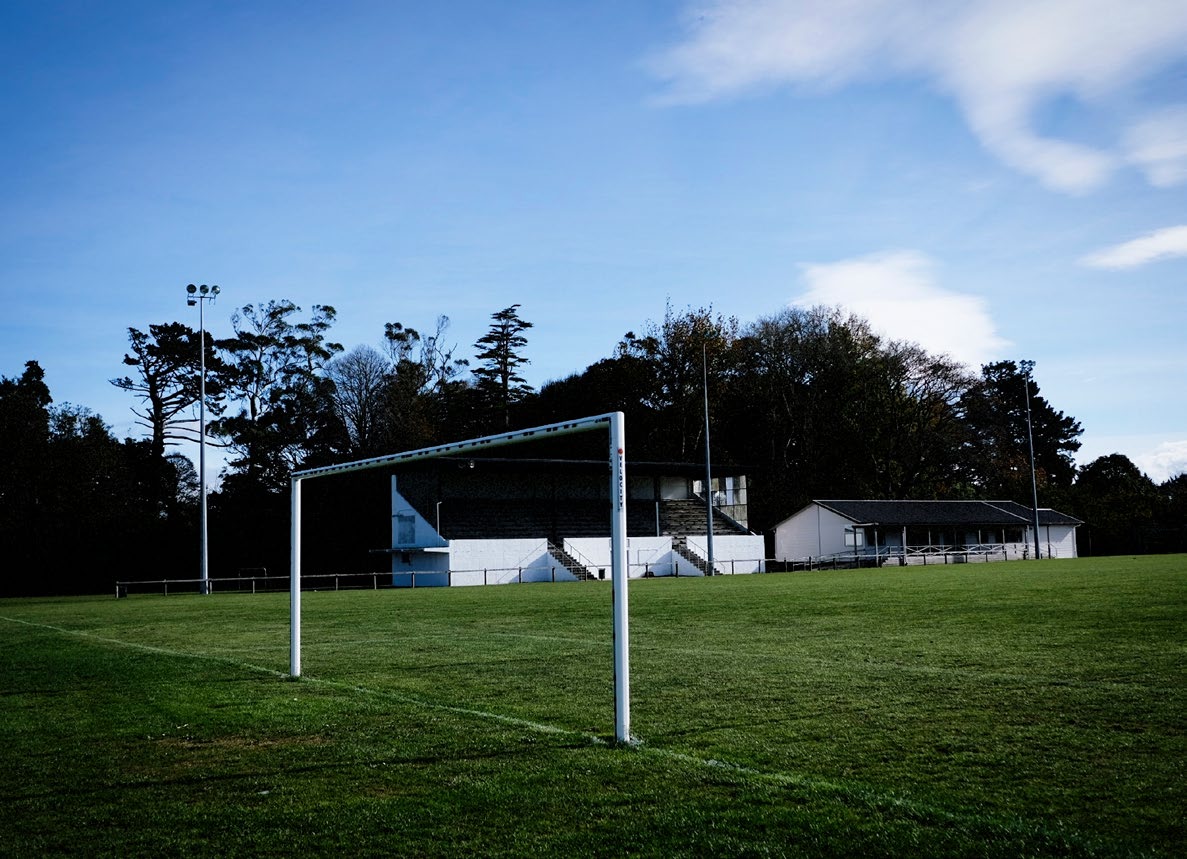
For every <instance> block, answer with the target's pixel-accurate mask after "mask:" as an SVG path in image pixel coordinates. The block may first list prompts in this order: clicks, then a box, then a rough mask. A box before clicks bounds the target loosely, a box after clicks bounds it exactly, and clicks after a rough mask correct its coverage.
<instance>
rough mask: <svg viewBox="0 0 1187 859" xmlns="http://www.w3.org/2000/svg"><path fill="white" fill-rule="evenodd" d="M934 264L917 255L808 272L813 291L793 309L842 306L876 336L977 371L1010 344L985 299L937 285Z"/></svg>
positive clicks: (827, 265) (840, 264)
mask: <svg viewBox="0 0 1187 859" xmlns="http://www.w3.org/2000/svg"><path fill="white" fill-rule="evenodd" d="M933 269H934V264H933V263H932V261H931V260H930V259H929V258H928V257H926V256H924V255H923V254H920V253H916V252H913V251H899V252H895V253H886V254H875V255H872V256H866V257H858V258H856V259H849V260H842V261H840V262H834V263H824V264H812V265H805V266H803V276H804V280H805V282H806V285H807V290H806V291H805V292H804V294H803V295H801V296H799V297H798V298H796V299H795V300H794V301H793V302H792V303H793V304H795V305H798V306H801V307H811V306H813V305H821V304H823V305H828V306H836V305H840V306H842V307H844V308H845V309H846V310H849V311H851V312H853V313H856V314H857V315H858V316H861V317H864V318H865V319H867V320H869V322H870V325H871V326H872V327H873V328H874V330H875V331H878V332H879V333H880V334H882V335H884V336H886V337H889V338H891V339H894V340H910V341H913V342H915V343H918V344H920V345H921V346H923V347H924V348H926V349H927V350H928V351H929V352H933V353H943V354H947V355H950V356H952V357H953V358H955V359H956V360H958V361H960V362H962V363H964V364H968V365H969V366H971V367H974V368H977V367H980V365H981V364H984V363H987V362H989V361H993V360H995V359H996V358H998V357H1000V356H1001V354H1002V353H1003V350H1005V348H1006V347H1008V346H1009V345H1010V344H1009V342H1008V341H1006V340H1003V339H1002V338H1001V337H999V336H998V335H997V332H996V328H995V326H994V323H993V319H992V318H991V317H990V315H989V310H988V307H987V304H986V302H985V300H984V299H981V298H978V297H977V296H973V295H961V294H960V293H956V292H952V291H949V290H946V289H944V288H943V287H941V286H939V285H938V284H937V283H936V282H935V277H934V274H933Z"/></svg>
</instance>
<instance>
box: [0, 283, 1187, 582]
mask: <svg viewBox="0 0 1187 859" xmlns="http://www.w3.org/2000/svg"><path fill="white" fill-rule="evenodd" d="M335 317H336V312H335V310H334V308H332V307H329V306H314V307H313V308H312V309H311V311H310V312H309V313H308V314H304V313H303V312H302V310H301V308H299V307H297V306H296V305H295V304H293V303H292V302H290V301H284V300H280V301H269V302H267V303H264V304H258V305H250V304H249V305H246V306H244V307H242V308H239V309H238V310H237V311H236V312H235V313H234V314H233V315H232V331H231V332H230V336H228V337H225V338H217V337H214V336H213V335H212V334H211V333H210V332H206V333H205V337H204V338H203V337H201V336H200V335H199V332H197V331H195V330H194V329H192V328H190V327H189V326H187V325H184V324H182V323H178V322H168V323H162V324H159V325H151V326H149V328H148V330H147V331H141V330H138V329H135V328H130V329H129V331H128V351H127V353H126V354H125V356H124V359H123V363H124V365H125V368H126V373H125V375H123V376H120V377H117V378H114V379H112V384H114V385H116V386H117V387H119V388H121V389H123V390H125V391H127V392H128V393H129V394H130V395H131V397H132V403H131V405H132V409H133V412H134V413H135V415H136V417H137V420H138V421H139V422H140V423H141V424H142V426H143V428H144V431H145V438H144V439H143V440H132V439H126V440H123V441H120V440H117V439H116V438H115V437H114V436H113V435H112V433H111V431H110V429H109V428H108V426H107V425H106V424H105V423H104V422H103V420H102V418H101V417H99V416H98V415H94V414H92V413H90V412H89V411H88V410H87V409H85V408H83V407H78V406H73V405H69V404H66V405H63V406H54V405H53V403H52V398H51V395H50V391H49V389H48V387H47V385H46V383H45V379H44V373H43V372H42V370H41V368H40V366H39V365H38V364H37V363H36V362H35V361H30V362H29V363H28V364H27V365H26V367H25V370H24V372H23V373H22V374H21V375H20V376H19V377H17V378H12V379H10V378H3V379H0V450H2V451H3V452H2V453H0V457H3V459H2V461H0V470H2V471H0V539H2V540H3V545H4V547H5V556H6V558H5V560H6V563H5V570H6V571H5V573H4V574H3V593H5V594H15V593H43V592H62V591H67V592H75V591H78V592H93V591H103V590H106V589H108V588H109V587H111V585H112V583H113V582H114V581H116V580H118V579H146V578H193V577H194V576H196V570H197V565H198V561H197V556H198V542H197V525H196V523H197V515H198V514H197V499H198V494H199V486H198V479H197V475H196V473H195V470H194V466H193V464H192V463H191V462H190V460H189V459H187V458H186V457H184V456H181V455H178V454H176V453H171V450H172V449H173V446H174V445H175V444H176V443H177V442H178V441H181V440H183V439H188V440H195V439H196V438H197V421H196V415H195V411H196V404H197V402H198V399H199V390H200V380H201V372H200V369H199V368H200V366H201V364H202V359H203V357H204V360H205V366H206V391H207V411H208V417H209V428H208V438H209V441H208V444H217V445H221V446H223V447H225V448H226V451H227V457H226V461H227V463H228V465H227V467H226V469H225V471H224V473H223V474H222V479H221V482H220V486H219V488H218V490H217V491H216V492H213V493H212V494H211V496H210V553H211V554H210V558H211V560H210V569H211V575H212V576H214V577H225V576H234V575H236V574H238V573H240V572H243V573H253V574H255V573H258V572H259V571H260V570H268V571H269V572H274V573H276V574H280V575H283V574H284V572H285V571H286V570H287V564H288V512H289V511H288V489H289V479H290V478H289V476H290V474H291V472H292V471H293V470H294V469H296V468H306V467H313V466H317V465H324V464H329V463H333V462H341V461H344V460H351V459H358V458H363V457H369V456H376V455H381V454H384V453H390V452H394V451H399V450H408V449H413V448H420V447H427V446H431V445H435V444H442V443H445V442H448V441H455V440H459V439H463V438H470V437H474V436H479V435H486V434H490V433H496V432H502V431H505V430H507V429H511V428H518V427H526V426H533V425H539V424H545V423H552V422H555V421H563V420H568V419H571V418H574V417H581V416H585V415H591V414H598V413H602V412H609V411H622V412H624V413H625V414H626V421H627V423H626V425H627V438H628V450H629V455H630V458H631V459H632V460H635V461H640V460H646V461H653V462H689V461H701V460H703V458H704V455H705V419H704V404H705V396H706V392H707V396H708V402H709V411H710V416H711V417H710V427H709V431H710V437H711V439H712V455H713V459H714V460H715V461H717V462H729V463H732V464H737V465H742V466H745V467H746V469H747V471H748V473H749V474H750V475H751V478H752V482H751V490H750V495H749V502H750V516H751V525H752V527H753V528H755V530H759V531H763V530H766V529H769V528H771V527H773V526H774V525H775V524H776V523H777V522H779V521H780V520H781V519H783V518H784V517H786V516H788V515H790V514H791V513H793V512H795V511H796V510H797V509H799V508H800V507H801V506H803V505H804V504H805V503H807V502H808V501H809V500H811V499H812V498H829V497H831V498H987V499H1009V500H1015V501H1019V502H1021V503H1023V504H1027V505H1029V504H1030V503H1031V471H1030V450H1029V442H1028V432H1027V427H1028V407H1029V421H1030V426H1031V429H1032V433H1031V435H1032V436H1033V443H1034V461H1035V466H1036V469H1035V470H1036V480H1037V484H1038V492H1039V501H1040V504H1041V505H1042V506H1050V507H1055V508H1057V509H1060V510H1062V511H1064V512H1067V513H1071V514H1073V515H1076V516H1079V517H1080V518H1082V519H1084V520H1085V521H1086V523H1087V524H1086V526H1085V527H1083V528H1081V550H1082V551H1083V552H1084V553H1086V554H1087V553H1095V554H1111V553H1121V552H1147V551H1180V550H1183V549H1184V548H1187V546H1185V545H1184V533H1185V530H1184V524H1185V522H1187V515H1185V510H1184V505H1185V503H1187V502H1185V500H1184V499H1185V495H1184V477H1183V476H1182V475H1180V476H1178V477H1176V478H1174V479H1173V480H1170V481H1168V482H1166V483H1164V484H1163V485H1161V486H1157V485H1155V484H1154V483H1153V482H1152V481H1150V480H1149V478H1147V477H1146V476H1145V475H1144V474H1142V473H1141V472H1140V470H1138V469H1137V468H1136V467H1135V466H1134V465H1133V463H1132V462H1130V461H1129V460H1128V459H1127V458H1126V457H1124V456H1121V455H1113V456H1109V457H1103V458H1101V459H1098V460H1096V461H1095V462H1093V463H1090V464H1089V465H1087V466H1085V467H1084V468H1082V469H1079V470H1078V469H1077V468H1076V466H1075V464H1074V460H1073V456H1074V454H1075V452H1076V450H1077V449H1078V448H1079V441H1078V438H1079V436H1080V435H1081V432H1082V429H1081V427H1080V425H1079V423H1078V422H1077V421H1076V420H1075V419H1074V418H1072V417H1070V416H1067V415H1064V414H1063V413H1062V412H1060V411H1058V410H1057V409H1055V408H1054V407H1053V406H1052V405H1051V404H1050V403H1049V402H1048V401H1047V400H1046V399H1045V398H1044V397H1043V396H1042V394H1041V391H1040V389H1039V387H1038V385H1037V383H1036V382H1035V381H1034V379H1033V377H1032V375H1031V372H1030V371H1031V367H1030V365H1029V364H1028V363H1027V362H1021V363H1018V362H1014V361H1002V362H998V363H994V364H988V365H986V366H984V367H982V368H980V372H979V373H977V374H974V373H972V372H970V371H969V370H968V369H967V368H965V367H964V366H962V365H960V364H957V363H955V362H954V361H952V360H951V359H949V358H947V357H944V356H940V355H933V354H930V353H928V352H927V351H926V350H924V349H922V348H921V347H920V346H918V345H916V344H913V343H904V342H897V341H890V340H886V339H885V338H882V337H880V336H878V335H877V334H875V333H874V332H873V331H872V330H871V328H870V326H869V324H868V323H867V322H866V321H865V320H863V319H861V318H859V317H856V316H852V315H847V314H845V313H843V312H841V311H840V310H837V309H830V308H813V309H809V310H804V309H788V310H784V311H782V312H781V313H778V314H775V315H772V316H769V317H766V318H762V319H759V320H757V321H755V322H753V323H750V324H747V325H740V324H739V323H738V322H737V321H736V320H735V319H732V318H729V317H725V316H722V315H721V314H719V313H715V312H714V311H712V310H711V309H692V308H689V309H687V310H685V311H683V312H677V311H674V310H673V309H672V308H671V307H670V306H669V307H668V308H667V311H666V313H665V315H664V317H663V319H662V320H661V321H658V322H649V323H647V324H646V325H645V326H644V327H643V328H642V329H641V330H640V332H639V333H638V334H636V333H634V332H628V333H627V334H626V335H625V336H624V337H623V338H622V340H621V341H620V342H619V343H618V344H617V346H616V347H615V348H614V350H613V353H612V354H611V355H610V356H609V357H607V358H605V359H603V360H601V361H598V362H596V363H594V364H592V365H591V366H589V367H587V368H586V369H584V370H583V371H581V372H578V373H574V374H573V375H571V376H569V377H567V378H564V379H559V380H555V381H551V382H549V383H547V384H545V385H544V386H542V388H541V389H540V390H539V391H536V390H534V389H533V388H532V387H531V386H530V385H528V383H527V382H526V380H525V378H524V376H523V369H524V366H525V365H526V364H527V363H529V356H530V344H529V332H530V330H531V328H532V324H531V323H530V322H528V321H526V320H525V319H523V318H522V317H521V315H520V306H519V305H512V306H511V307H508V308H505V309H503V310H501V311H499V312H497V313H495V314H493V315H492V317H491V324H490V327H489V329H488V331H487V332H486V334H485V335H484V336H482V337H481V338H479V339H478V340H477V341H476V342H475V343H474V344H473V351H472V353H470V355H469V357H464V356H463V355H462V354H461V353H460V352H459V348H458V345H457V344H456V343H455V342H452V340H451V338H450V335H449V320H448V318H447V317H444V316H442V317H439V318H438V319H437V320H435V322H434V324H433V328H432V329H431V331H430V330H426V331H425V332H424V333H422V332H421V331H420V330H417V329H415V328H412V327H406V326H405V325H404V324H402V323H400V322H388V323H386V324H384V326H383V330H382V332H379V331H377V345H374V346H372V345H360V346H356V347H355V348H353V349H351V350H350V351H346V349H345V348H344V347H343V346H342V345H341V344H339V343H336V342H334V341H333V340H332V339H330V338H331V331H332V328H333V324H334V321H335ZM203 353H204V355H203ZM589 444H590V443H589V442H588V441H581V440H572V441H570V442H568V447H566V448H565V453H566V455H575V456H583V455H591V456H594V455H598V449H597V448H596V446H595V447H592V448H591V447H590V446H589ZM324 484H325V486H324V487H319V488H318V490H317V491H316V492H314V493H311V494H310V496H309V498H308V500H307V502H306V503H307V505H309V509H310V511H311V515H310V521H313V522H316V523H317V526H316V527H317V528H318V531H319V536H320V539H319V540H317V541H311V543H310V551H311V552H312V553H313V554H314V557H312V558H309V559H307V560H308V564H309V569H311V570H316V569H323V570H327V571H342V572H347V571H360V570H370V569H380V568H382V566H383V564H384V559H383V558H381V557H375V556H371V555H369V554H368V549H377V548H380V547H383V546H386V545H388V539H389V533H388V524H389V523H388V521H387V516H386V515H383V516H379V515H377V516H373V517H368V516H365V515H361V514H362V513H363V512H364V511H366V510H368V509H372V510H373V509H382V510H385V511H386V507H387V485H386V481H385V478H383V477H382V476H381V475H370V476H366V477H357V478H353V479H349V480H342V481H338V482H335V481H325V482H324ZM360 523H363V524H360Z"/></svg>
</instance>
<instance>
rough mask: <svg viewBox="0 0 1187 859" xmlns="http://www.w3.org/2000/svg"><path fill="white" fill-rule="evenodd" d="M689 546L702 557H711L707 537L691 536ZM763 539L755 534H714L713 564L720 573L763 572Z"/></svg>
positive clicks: (764, 549)
mask: <svg viewBox="0 0 1187 859" xmlns="http://www.w3.org/2000/svg"><path fill="white" fill-rule="evenodd" d="M688 548H690V549H691V550H692V551H693V552H695V553H696V554H698V555H700V556H701V557H702V558H708V557H709V541H708V540H707V539H706V538H705V537H689V538H688ZM765 551H766V548H765V546H764V545H763V539H762V537H761V536H759V535H754V534H714V535H713V566H714V568H715V569H716V570H717V572H719V573H724V574H730V573H761V572H763V571H764V570H765V569H766V568H765V567H764V565H763V554H764V553H765Z"/></svg>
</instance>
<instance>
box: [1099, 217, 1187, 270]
mask: <svg viewBox="0 0 1187 859" xmlns="http://www.w3.org/2000/svg"><path fill="white" fill-rule="evenodd" d="M1181 256H1187V225H1183V226H1179V227H1167V228H1166V229H1163V230H1156V231H1155V232H1153V233H1150V234H1149V235H1145V236H1141V237H1140V238H1136V239H1133V240H1132V241H1128V242H1123V243H1122V244H1119V245H1113V246H1112V247H1108V248H1104V249H1103V250H1099V251H1097V252H1096V253H1092V254H1089V255H1088V256H1086V257H1084V258H1083V259H1082V260H1080V262H1081V263H1083V264H1084V265H1087V266H1091V267H1092V268H1135V267H1137V266H1140V265H1145V264H1146V263H1149V262H1154V261H1155V260H1160V259H1165V258H1167V257H1181Z"/></svg>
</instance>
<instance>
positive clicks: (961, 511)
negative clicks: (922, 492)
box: [812, 500, 1082, 526]
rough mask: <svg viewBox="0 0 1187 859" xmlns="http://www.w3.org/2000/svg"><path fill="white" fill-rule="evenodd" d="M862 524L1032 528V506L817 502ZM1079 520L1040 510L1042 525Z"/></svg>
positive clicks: (1073, 523)
mask: <svg viewBox="0 0 1187 859" xmlns="http://www.w3.org/2000/svg"><path fill="white" fill-rule="evenodd" d="M812 503H813V504H819V505H820V506H821V507H824V508H825V509H827V510H831V511H833V512H834V513H836V514H838V515H840V516H844V517H845V518H846V519H851V520H852V521H853V522H854V523H857V524H861V525H1029V524H1031V523H1032V522H1033V521H1034V516H1033V513H1032V511H1031V508H1030V507H1026V506H1024V505H1022V504H1019V503H1017V502H1016V501H906V500H903V501H814V502H812ZM1080 524H1082V523H1081V522H1080V520H1079V519H1076V518H1075V517H1073V516H1068V515H1067V514H1065V513H1060V512H1059V511H1057V510H1051V509H1049V508H1044V507H1040V508H1039V525H1071V526H1075V525H1080Z"/></svg>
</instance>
